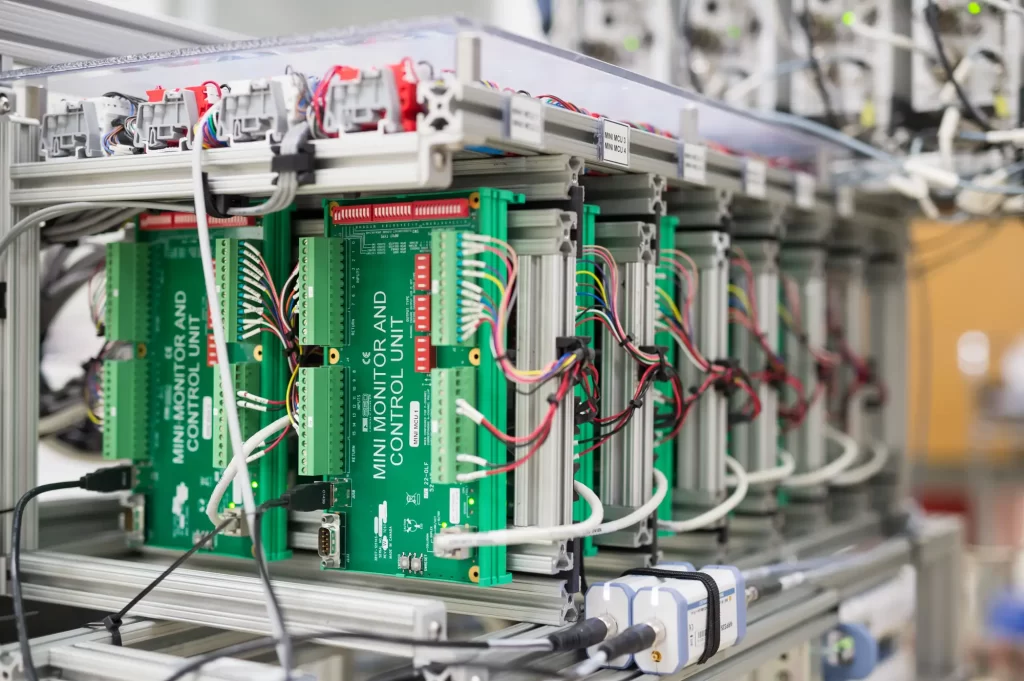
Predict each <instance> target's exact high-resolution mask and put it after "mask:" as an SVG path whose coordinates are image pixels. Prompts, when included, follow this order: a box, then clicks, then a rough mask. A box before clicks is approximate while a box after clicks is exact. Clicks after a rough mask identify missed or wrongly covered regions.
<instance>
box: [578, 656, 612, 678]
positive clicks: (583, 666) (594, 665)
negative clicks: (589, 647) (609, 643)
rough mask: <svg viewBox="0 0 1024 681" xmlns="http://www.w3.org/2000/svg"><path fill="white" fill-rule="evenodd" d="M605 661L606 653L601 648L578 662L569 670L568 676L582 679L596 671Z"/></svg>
mask: <svg viewBox="0 0 1024 681" xmlns="http://www.w3.org/2000/svg"><path fill="white" fill-rule="evenodd" d="M606 662H608V653H606V652H605V651H603V650H598V651H595V652H594V654H593V655H591V656H590V657H589V658H587V659H586V660H583V662H580V663H579V664H577V665H576V666H575V667H573V668H572V669H571V670H569V674H568V676H570V677H573V678H577V679H582V678H584V677H587V676H590V675H591V674H593V673H594V672H596V671H597V670H598V669H600V668H601V667H603V666H604V664H605V663H606Z"/></svg>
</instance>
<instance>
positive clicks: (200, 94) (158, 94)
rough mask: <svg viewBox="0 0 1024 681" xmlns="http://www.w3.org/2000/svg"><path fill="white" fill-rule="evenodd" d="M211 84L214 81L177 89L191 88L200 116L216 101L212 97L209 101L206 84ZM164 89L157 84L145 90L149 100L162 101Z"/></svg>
mask: <svg viewBox="0 0 1024 681" xmlns="http://www.w3.org/2000/svg"><path fill="white" fill-rule="evenodd" d="M213 84H214V83H213V82H212V81H211V82H210V83H203V84H202V85H196V86H194V87H187V88H178V89H183V90H191V91H192V92H193V93H194V94H195V96H196V108H197V109H198V111H199V115H200V117H201V116H202V115H203V114H204V113H206V112H207V111H208V110H209V108H210V107H211V106H213V105H214V104H215V103H216V101H217V100H216V99H214V100H213V101H212V102H211V101H210V98H209V90H207V89H206V88H207V86H209V85H213ZM216 89H217V91H218V92H219V91H220V88H219V87H218V88H216ZM165 91H166V88H162V87H159V86H157V87H156V88H154V89H152V90H146V96H147V97H149V101H151V102H162V101H164V92H165Z"/></svg>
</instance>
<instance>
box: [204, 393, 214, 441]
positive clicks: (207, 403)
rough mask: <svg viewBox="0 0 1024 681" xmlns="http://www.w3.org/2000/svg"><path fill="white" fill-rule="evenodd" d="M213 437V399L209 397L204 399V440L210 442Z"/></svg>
mask: <svg viewBox="0 0 1024 681" xmlns="http://www.w3.org/2000/svg"><path fill="white" fill-rule="evenodd" d="M211 437H213V398H212V397H210V396H209V395H207V396H206V397H204V398H203V439H204V440H209V439H210V438H211Z"/></svg>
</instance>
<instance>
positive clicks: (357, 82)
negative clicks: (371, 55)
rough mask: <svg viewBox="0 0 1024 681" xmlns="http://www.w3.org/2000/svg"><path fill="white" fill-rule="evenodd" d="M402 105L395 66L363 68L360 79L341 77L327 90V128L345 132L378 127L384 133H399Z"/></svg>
mask: <svg viewBox="0 0 1024 681" xmlns="http://www.w3.org/2000/svg"><path fill="white" fill-rule="evenodd" d="M399 106H400V104H399V100H398V87H397V85H396V83H395V74H394V73H393V72H392V71H391V69H382V70H377V69H370V70H367V71H361V72H360V73H359V76H358V77H357V78H354V79H352V80H339V81H337V82H335V83H333V84H332V85H331V87H330V89H329V90H328V91H327V103H326V105H325V106H324V122H323V126H324V130H326V131H327V132H328V133H341V132H358V131H360V130H366V129H367V128H372V127H376V128H377V129H379V130H381V131H382V132H399V131H400V130H401V121H400V118H399V115H400V114H399Z"/></svg>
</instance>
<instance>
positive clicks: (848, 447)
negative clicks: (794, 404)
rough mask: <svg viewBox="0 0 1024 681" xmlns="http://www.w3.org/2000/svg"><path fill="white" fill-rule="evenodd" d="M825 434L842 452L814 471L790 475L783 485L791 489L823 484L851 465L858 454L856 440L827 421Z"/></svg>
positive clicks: (858, 447) (858, 449) (858, 448)
mask: <svg viewBox="0 0 1024 681" xmlns="http://www.w3.org/2000/svg"><path fill="white" fill-rule="evenodd" d="M825 436H826V437H828V438H829V439H830V440H833V441H834V442H836V443H838V444H839V445H841V446H842V448H843V453H842V454H840V455H839V456H838V457H836V459H835V461H833V462H832V463H830V464H827V465H825V466H822V467H821V468H819V469H818V470H816V471H811V472H810V473H801V474H800V475H792V476H790V477H789V478H787V479H785V480H783V481H782V486H783V487H786V488H789V489H793V488H798V487H814V486H816V485H824V484H825V483H827V482H830V481H831V480H832V479H834V478H835V477H836V476H838V475H839V474H840V473H842V472H843V471H845V470H846V469H847V468H849V467H850V466H852V465H853V462H854V461H856V460H857V456H858V455H859V454H860V445H858V444H857V441H856V440H854V439H853V438H852V437H850V436H849V435H847V434H846V433H844V432H843V431H841V430H839V429H838V428H836V427H835V426H833V425H831V424H829V423H826V424H825Z"/></svg>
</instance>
